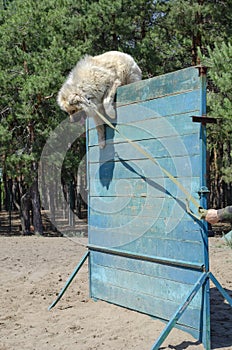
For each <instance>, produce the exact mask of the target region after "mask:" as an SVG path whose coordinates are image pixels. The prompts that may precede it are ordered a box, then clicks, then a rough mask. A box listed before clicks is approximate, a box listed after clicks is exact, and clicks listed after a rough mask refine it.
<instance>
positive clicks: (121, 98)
mask: <svg viewBox="0 0 232 350" xmlns="http://www.w3.org/2000/svg"><path fill="white" fill-rule="evenodd" d="M199 87H200V81H199V74H198V70H197V69H196V70H195V71H194V70H193V69H192V68H186V69H182V70H180V71H176V72H173V73H169V74H165V75H161V76H158V77H155V78H151V79H147V80H143V81H140V82H137V83H135V84H132V85H128V86H122V87H120V88H119V89H118V91H117V102H118V104H120V105H121V104H129V103H134V102H136V101H141V100H149V99H154V98H158V97H161V96H167V95H170V94H176V93H180V92H185V91H189V90H190V91H191V90H197V89H199Z"/></svg>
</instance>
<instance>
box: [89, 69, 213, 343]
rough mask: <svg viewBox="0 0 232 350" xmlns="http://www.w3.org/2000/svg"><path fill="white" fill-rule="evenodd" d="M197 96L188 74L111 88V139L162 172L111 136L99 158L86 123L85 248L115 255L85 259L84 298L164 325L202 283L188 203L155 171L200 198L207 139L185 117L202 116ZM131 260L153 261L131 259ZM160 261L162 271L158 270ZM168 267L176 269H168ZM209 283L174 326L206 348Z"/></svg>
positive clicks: (197, 228)
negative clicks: (86, 284) (115, 91)
mask: <svg viewBox="0 0 232 350" xmlns="http://www.w3.org/2000/svg"><path fill="white" fill-rule="evenodd" d="M203 89H205V85H204V84H203V81H202V78H201V77H199V74H198V70H197V69H195V68H189V69H185V70H182V71H178V72H174V73H170V74H168V75H164V76H160V77H155V78H152V79H148V80H146V81H142V82H138V83H135V84H132V85H128V86H125V87H121V88H119V89H118V94H117V106H118V107H117V120H116V121H115V123H116V126H117V128H118V130H120V132H121V133H122V134H123V135H125V136H126V137H128V138H130V139H131V140H133V141H135V142H137V143H138V144H139V145H140V147H142V148H143V149H144V150H145V151H146V152H148V153H149V154H150V155H151V156H152V157H154V158H155V159H156V160H157V161H158V163H159V165H157V164H154V163H152V162H151V160H150V159H147V158H146V156H145V155H144V154H141V153H140V152H139V151H138V150H137V149H135V148H133V146H131V145H130V144H128V143H127V142H126V141H125V139H124V138H123V137H122V136H121V135H119V134H118V133H115V132H114V131H113V130H112V129H110V128H109V127H106V135H107V146H106V147H105V149H103V150H100V149H99V147H98V142H97V134H96V130H95V127H94V124H93V121H92V120H89V126H90V129H89V132H88V180H89V181H88V187H89V244H90V247H91V245H93V246H98V247H102V248H107V249H109V250H111V251H112V250H113V251H114V252H115V253H117V256H116V255H114V254H105V253H103V252H97V251H91V253H90V294H91V296H92V297H93V298H94V299H102V300H106V301H108V302H110V303H114V304H117V305H121V306H123V307H127V308H130V309H133V310H137V311H140V312H143V313H146V314H148V315H151V316H153V317H156V318H159V319H161V320H164V321H166V322H169V321H170V320H171V319H172V316H173V314H175V312H176V310H178V307H179V305H181V304H182V303H184V302H185V300H186V297H187V296H188V295H189V293H191V291H192V289H193V288H194V286H195V284H196V282H197V280H198V279H199V278H200V276H201V274H202V271H199V268H198V269H197V268H196V269H189V268H187V265H188V266H189V265H191V264H192V266H194V265H195V266H202V265H204V266H207V265H208V247H207V235H206V227H205V226H204V225H203V224H202V222H200V221H198V220H195V219H194V218H193V217H192V216H190V215H189V214H188V213H187V212H186V204H185V199H186V198H185V197H186V195H185V194H184V193H182V192H181V190H180V189H179V188H177V186H176V185H175V184H174V183H173V182H172V181H170V179H169V178H168V177H167V176H166V175H164V173H163V172H162V170H161V169H160V166H161V167H163V168H165V169H167V171H169V172H170V173H171V174H172V175H173V176H175V177H176V178H177V179H178V181H180V182H181V183H182V184H183V185H184V186H185V188H186V189H187V190H188V192H189V193H191V195H192V196H193V197H194V198H195V199H197V200H198V199H199V195H198V191H199V188H200V186H201V184H202V171H203V170H202V169H203V165H204V164H205V158H204V157H205V155H203V153H204V152H205V149H204V147H203V145H204V142H205V140H204V138H205V134H204V133H203V134H202V129H201V125H200V124H198V123H193V122H192V119H191V116H192V115H201V113H202V110H203V109H202V106H203V105H204V104H205V100H204V99H203V93H202V90H203ZM190 207H191V209H192V210H194V211H196V208H195V207H194V206H193V205H192V204H190ZM90 249H91V248H90ZM118 254H119V255H120V254H121V256H118ZM125 254H127V255H126V256H124V255H125ZM130 254H131V255H138V256H139V255H141V256H148V257H150V258H154V259H160V262H159V260H156V262H154V261H153V262H151V261H141V260H136V259H133V258H131V257H129V255H130ZM162 259H163V260H165V261H166V260H168V261H169V265H164V264H163V263H161V260H162ZM172 261H175V262H177V264H178V262H179V265H178V266H172V264H171V262H172ZM183 264H186V266H185V267H184V266H183ZM207 283H208V282H205V284H204V287H203V288H204V291H203V293H202V292H201V291H199V292H198V293H197V295H196V296H195V298H194V300H193V302H192V303H191V304H190V305H189V307H188V308H187V309H186V311H185V312H184V314H183V315H182V316H181V317H180V319H179V320H178V321H177V324H176V325H177V326H178V327H181V328H182V329H184V330H185V331H187V332H189V333H191V334H192V335H193V336H194V337H196V339H200V340H203V342H204V344H207V342H208V335H207V334H206V333H205V331H204V330H203V328H204V326H206V325H207V326H206V329H207V328H208V325H209V323H208V316H209V308H208V306H207V307H204V308H203V309H202V305H207V303H208V299H209V298H208V296H207V293H206V292H207V288H208V286H207ZM205 298H208V299H205ZM206 302H207V303H206Z"/></svg>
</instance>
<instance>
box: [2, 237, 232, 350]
mask: <svg viewBox="0 0 232 350" xmlns="http://www.w3.org/2000/svg"><path fill="white" fill-rule="evenodd" d="M77 240H78V242H80V241H81V242H82V243H84V244H85V243H86V242H87V238H79V239H76V238H75V239H74V240H69V239H67V238H61V237H60V238H59V237H52V238H48V237H35V236H30V237H23V236H13V237H0V350H16V349H17V350H22V349H23V350H48V349H49V350H51V349H56V350H58V349H59V350H66V349H68V350H95V349H96V350H106V349H107V350H109V349H110V350H116V349H117V350H132V349H133V350H148V349H150V348H151V346H152V344H153V343H154V341H155V340H156V338H157V337H158V336H159V334H160V332H161V331H162V329H163V327H164V324H163V323H162V322H160V321H158V320H154V319H151V318H150V317H148V316H146V315H142V314H139V313H136V312H133V311H129V310H127V309H123V308H120V307H116V306H114V305H110V304H108V303H104V302H101V301H98V302H94V301H93V300H91V299H89V295H88V267H87V264H85V265H84V266H83V267H82V269H81V270H80V272H79V273H78V275H77V276H76V278H75V279H74V281H73V282H72V284H71V286H70V287H69V289H68V290H67V292H66V294H65V295H64V296H63V298H62V299H61V300H60V302H59V303H58V304H57V306H56V307H55V308H53V309H52V310H51V311H48V310H47V308H48V306H49V305H50V303H51V302H52V301H53V300H54V299H55V298H56V294H57V292H59V291H60V289H61V288H62V287H63V286H64V283H65V281H66V280H67V278H68V276H69V275H70V273H71V272H72V271H73V269H74V267H75V266H76V265H77V263H78V262H79V260H80V258H81V257H82V256H83V254H84V252H85V251H86V250H85V248H84V247H82V246H79V245H78V244H76V241H77ZM210 255H211V271H212V272H213V273H214V275H215V276H216V277H217V278H218V280H219V281H220V283H221V284H222V285H223V287H224V288H225V289H227V290H228V291H229V294H230V295H231V296H232V269H231V266H232V249H230V248H229V247H228V246H226V245H225V244H224V243H223V241H222V239H220V238H210ZM211 299H212V300H211V328H212V331H211V335H212V349H220V350H229V349H232V328H231V327H232V308H231V307H230V306H229V305H228V304H227V303H226V302H224V300H223V298H222V297H221V294H220V293H219V292H218V291H217V290H216V288H214V287H213V286H212V289H211ZM161 349H175V350H184V349H187V350H201V349H203V346H202V345H201V344H198V343H197V342H196V341H195V339H193V338H192V337H191V336H190V335H189V334H187V333H184V332H182V331H179V330H177V329H174V330H172V332H171V333H170V335H169V336H168V338H167V339H166V340H165V342H164V343H163V345H162V347H161Z"/></svg>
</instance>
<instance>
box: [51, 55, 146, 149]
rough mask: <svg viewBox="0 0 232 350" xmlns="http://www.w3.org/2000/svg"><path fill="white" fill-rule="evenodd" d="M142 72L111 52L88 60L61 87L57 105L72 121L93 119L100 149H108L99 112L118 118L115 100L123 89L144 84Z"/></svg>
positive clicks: (127, 57)
mask: <svg viewBox="0 0 232 350" xmlns="http://www.w3.org/2000/svg"><path fill="white" fill-rule="evenodd" d="M141 76H142V74H141V70H140V68H139V67H138V65H137V64H136V63H135V61H134V59H133V58H132V57H131V56H130V55H128V54H125V53H122V52H118V51H109V52H106V53H104V54H102V55H99V56H95V57H92V56H85V57H84V58H83V59H81V60H80V61H79V62H78V63H77V65H76V66H75V67H74V68H73V70H72V71H71V72H70V74H69V76H68V78H67V80H66V81H65V83H64V84H63V86H62V87H61V89H60V91H59V93H58V98H57V102H58V104H59V106H60V107H61V109H63V110H64V111H66V112H67V113H69V115H70V117H71V119H73V120H76V119H81V116H82V115H83V112H85V114H86V115H87V116H88V117H93V118H94V121H95V125H96V128H97V132H98V142H99V147H100V148H104V147H105V127H104V123H103V122H102V120H101V118H100V117H99V116H98V115H97V114H96V111H98V112H99V113H101V114H103V115H104V116H109V117H110V118H112V119H113V118H115V116H116V113H115V105H114V98H115V94H116V90H117V88H118V87H119V86H121V85H126V84H130V83H133V82H136V81H138V80H141Z"/></svg>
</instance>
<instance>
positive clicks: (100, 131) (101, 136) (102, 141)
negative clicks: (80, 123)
mask: <svg viewBox="0 0 232 350" xmlns="http://www.w3.org/2000/svg"><path fill="white" fill-rule="evenodd" d="M93 119H94V122H95V125H96V129H97V135H98V144H99V147H100V148H101V149H102V148H104V147H105V145H106V136H105V124H104V123H103V121H102V120H101V118H100V117H99V116H98V115H96V114H95V115H94V116H93Z"/></svg>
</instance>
